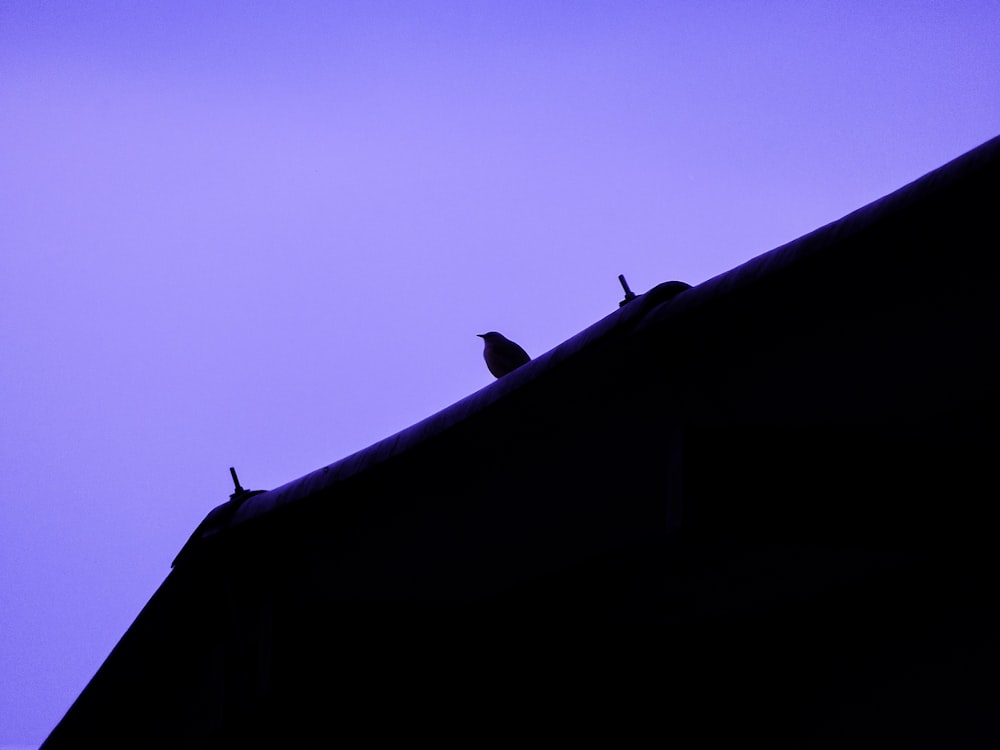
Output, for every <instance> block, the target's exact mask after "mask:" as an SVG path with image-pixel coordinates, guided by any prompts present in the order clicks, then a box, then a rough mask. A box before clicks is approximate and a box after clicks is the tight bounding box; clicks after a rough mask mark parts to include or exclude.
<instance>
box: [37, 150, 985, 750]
mask: <svg viewBox="0 0 1000 750" xmlns="http://www.w3.org/2000/svg"><path fill="white" fill-rule="evenodd" d="M776 210H780V209H776ZM998 219H1000V138H996V139H993V140H991V141H989V142H987V143H985V144H983V145H982V146H980V147H978V148H976V149H974V150H973V151H970V152H969V153H967V154H965V155H963V156H961V157H959V158H958V159H956V160H954V161H952V162H950V163H948V164H946V165H945V166H943V167H941V168H939V169H937V170H935V171H933V172H931V173H930V174H928V175H926V176H924V177H922V178H921V179H919V180H917V181H915V182H913V183H911V184H910V185H907V186H906V187H904V188H902V189H900V190H898V191H896V192H895V193H892V194H891V195H888V196H886V197H885V198H882V199H881V200H878V201H876V202H874V203H872V204H870V205H868V206H865V207H864V208H862V209H860V210H858V211H855V212H854V213H852V214H850V215H848V216H846V217H844V218H843V219H841V220H839V221H836V222H834V223H832V224H829V225H828V226H825V227H822V228H820V229H818V230H816V231H814V232H812V233H811V234H808V235H806V236H805V237H802V238H800V239H798V240H796V241H794V242H792V243H789V244H788V245H785V246H783V247H780V248H778V249H776V250H773V251H772V252H769V253H766V254H765V255H762V256H760V257H758V258H755V259H753V260H751V261H749V262H748V263H746V264H744V265H742V266H740V267H738V268H736V269H734V270H732V271H730V272H728V273H725V274H722V275H721V276H718V277H716V278H714V279H711V280H710V281H707V282H705V283H703V284H699V285H697V286H695V287H691V288H688V287H687V285H685V284H681V283H678V282H667V283H665V284H661V285H659V286H657V287H655V288H653V289H652V290H650V291H649V292H647V293H646V294H643V295H639V296H636V297H635V298H634V299H632V300H631V301H629V302H628V304H625V305H623V306H621V308H620V309H616V310H615V311H614V312H611V313H610V314H609V315H608V316H607V317H606V318H604V319H603V320H601V321H599V322H597V323H596V324H594V325H593V326H591V327H590V328H588V329H586V330H585V331H583V332H581V333H580V334H578V335H577V336H575V337H573V338H572V339H570V340H568V341H566V342H565V343H564V344H562V345H560V346H558V347H556V348H555V349H553V350H552V351H550V352H548V353H546V354H544V355H542V356H539V357H537V358H536V359H534V360H533V361H531V362H529V363H527V364H525V365H524V366H522V367H520V368H518V369H517V370H516V371H514V372H511V373H510V374H508V375H506V376H504V377H503V378H502V379H500V380H498V381H497V382H495V383H493V384H491V385H489V386H487V387H486V388H483V389H482V390H480V391H478V392H477V393H474V394H472V395H471V396H469V397H467V398H465V399H463V400H462V401H460V402H458V403H456V404H454V405H453V406H451V407H450V408H448V409H445V410H444V411H442V412H440V413H438V414H435V415H434V416H432V417H430V418H428V419H426V420H424V421H423V422H420V423H419V424H416V425H414V426H413V427H411V428H409V429H407V430H404V431H402V432H400V433H399V434H397V435H394V436H392V437H390V438H388V439H386V440H383V441H381V442H379V443H376V444H375V445H373V446H371V447H369V448H368V449H366V450H363V451H361V452H359V453H357V454H354V455H352V456H349V457H348V458H345V459H344V460H342V461H339V462H337V463H334V464H331V465H330V466H326V467H323V468H321V469H319V470H317V471H315V472H313V473H311V474H308V475H306V476H304V477H301V478H300V479H297V480H295V481H292V482H289V483H288V484H286V485H284V486H282V487H278V488H277V489H274V490H271V491H269V492H259V493H253V492H248V491H245V490H239V488H238V491H237V492H236V493H234V495H233V497H232V499H231V500H230V502H228V503H225V504H223V505H221V506H219V507H218V508H216V509H215V510H213V511H212V512H211V513H209V515H208V517H207V518H206V519H205V521H204V522H203V523H202V524H201V526H199V528H198V529H197V530H196V531H195V533H194V534H193V535H192V537H191V539H190V540H189V541H188V543H187V544H186V545H185V546H184V548H183V549H182V550H181V551H180V553H179V555H178V557H177V559H176V560H175V561H174V567H173V570H172V571H171V573H170V575H169V576H168V577H167V579H166V580H165V582H164V583H163V585H162V586H161V587H160V589H159V590H158V591H157V592H156V593H155V595H154V596H153V597H152V599H151V600H150V601H149V603H148V604H147V605H146V607H145V608H144V609H143V611H142V612H141V613H140V614H139V616H138V617H137V619H136V620H135V622H134V623H133V625H132V626H131V627H130V628H129V630H128V631H127V632H126V633H125V635H124V636H123V637H122V639H121V641H120V642H119V643H118V645H117V646H116V648H115V649H114V650H113V651H112V653H111V654H110V655H109V657H108V658H107V660H106V661H105V663H104V665H103V666H102V667H101V669H100V670H99V671H98V673H97V674H96V675H95V677H94V678H93V680H92V681H91V682H90V684H89V685H87V686H86V688H85V689H84V690H83V692H82V693H81V695H80V696H79V698H78V699H77V701H76V702H75V703H74V704H73V706H72V707H71V708H70V710H69V711H68V712H67V714H66V715H65V717H64V718H63V719H62V721H61V722H60V723H59V724H58V725H57V726H56V727H55V729H54V730H53V732H52V733H51V735H50V736H49V738H48V740H47V741H46V743H45V745H44V747H45V748H46V750H56V749H57V748H79V747H108V746H125V745H128V746H130V747H164V748H167V747H170V748H173V747H185V748H188V747H191V748H197V747H327V746H331V745H333V744H334V743H336V742H338V741H349V740H350V738H354V740H353V741H356V740H357V738H359V737H360V738H362V739H363V740H364V741H365V742H367V743H378V742H383V741H389V740H391V741H399V740H403V741H410V742H421V743H425V742H426V743H433V744H435V745H452V746H457V745H462V746H469V745H473V746H475V745H479V744H482V743H483V742H519V743H524V742H531V743H546V744H548V743H560V744H564V743H567V742H579V741H583V740H586V741H588V742H590V743H600V742H609V741H617V742H618V743H619V744H621V743H624V742H632V741H637V740H639V739H640V738H645V739H647V740H648V739H652V740H653V741H655V742H658V743H669V742H679V743H683V746H687V747H690V746H692V745H705V746H717V745H719V744H720V743H727V744H730V745H731V744H732V743H734V742H740V743H744V742H754V743H766V744H767V745H768V746H771V747H775V746H778V747H809V748H812V747H848V746H849V747H887V746H889V747H952V748H954V747H982V746H990V745H992V746H996V745H997V744H1000V729H998V727H997V723H996V721H995V718H994V715H995V713H996V708H997V705H998V703H997V697H998V696H997V692H998V691H997V688H996V687H995V686H996V684H997V678H996V675H997V673H998V668H1000V658H998V657H1000V644H998V634H1000V630H998V624H1000V617H998V607H997V594H996V578H997V572H998V566H997V561H996V557H997V552H996V545H995V543H994V537H995V536H996V534H997V517H998V513H997V509H996V508H997V492H996V470H995V466H996V458H997V456H998V438H997V429H996V423H997V419H998V406H1000V400H998V396H1000V389H998V382H1000V378H998V376H1000V365H998V361H1000V358H998V357H997V353H998V352H997V340H998V338H997V337H998V330H1000V329H998V323H1000V314H998V313H1000V308H998V295H997V289H998V282H1000V232H998V228H1000V220H998ZM609 307H614V302H613V301H612V302H611V304H610V305H609Z"/></svg>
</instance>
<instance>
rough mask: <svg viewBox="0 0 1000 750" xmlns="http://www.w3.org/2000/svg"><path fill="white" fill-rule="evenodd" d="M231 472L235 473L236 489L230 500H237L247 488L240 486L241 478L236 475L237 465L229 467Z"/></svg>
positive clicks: (234, 483) (234, 484)
mask: <svg viewBox="0 0 1000 750" xmlns="http://www.w3.org/2000/svg"><path fill="white" fill-rule="evenodd" d="M229 473H230V474H232V475H233V486H234V487H235V488H236V490H235V491H234V492H233V494H232V495H230V496H229V499H230V500H235V499H236V498H237V497H239V496H240V495H242V494H243V493H244V492H246V490H245V489H243V488H242V487H240V478H239V477H238V476H236V469H235V467H232V466H230V467H229Z"/></svg>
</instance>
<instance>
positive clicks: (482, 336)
mask: <svg viewBox="0 0 1000 750" xmlns="http://www.w3.org/2000/svg"><path fill="white" fill-rule="evenodd" d="M476 335H477V336H478V337H479V338H481V339H484V338H486V334H485V333H477V334H476Z"/></svg>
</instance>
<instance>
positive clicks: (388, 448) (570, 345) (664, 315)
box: [174, 137, 1000, 564]
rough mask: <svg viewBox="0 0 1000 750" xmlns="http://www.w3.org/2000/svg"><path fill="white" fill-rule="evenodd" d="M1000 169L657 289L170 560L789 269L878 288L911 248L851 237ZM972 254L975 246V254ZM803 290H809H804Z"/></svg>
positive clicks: (259, 503)
mask: <svg viewBox="0 0 1000 750" xmlns="http://www.w3.org/2000/svg"><path fill="white" fill-rule="evenodd" d="M990 170H992V173H991V172H990ZM998 173H1000V137H997V138H993V139H991V140H989V141H987V142H985V143H984V144H982V145H980V146H979V147H977V148H975V149H973V150H971V151H969V152H967V153H965V154H963V155H962V156H959V157H958V158H956V159H954V160H952V161H950V162H948V163H947V164H945V165H943V166H941V167H939V168H937V169H935V170H933V171H932V172H930V173H928V174H926V175H924V176H923V177H920V178H919V179H917V180H914V181H913V182H911V183H909V184H907V185H906V186H904V187H902V188H900V189H898V190H896V191H894V192H892V193H890V194H889V195H886V196H884V197H883V198H880V199H878V200H875V201H873V202H871V203H869V204H867V205H866V206H864V207H862V208H860V209H857V210H855V211H853V212H851V213H850V214H847V215H846V216H844V217H842V218H841V219H838V220H836V221H833V222H831V223H829V224H827V225H826V226H823V227H821V228H819V229H816V230H814V231H812V232H810V233H808V234H806V235H804V236H802V237H800V238H798V239H796V240H794V241H792V242H789V243H787V244H785V245H782V246H780V247H778V248H776V249H774V250H771V251H769V252H766V253H763V254H762V255H759V256H757V257H755V258H753V259H751V260H749V261H747V262H746V263H743V264H742V265H740V266H738V267H736V268H734V269H732V270H730V271H727V272H725V273H722V274H720V275H718V276H715V277H713V278H711V279H709V280H707V281H705V282H703V283H701V284H699V285H697V286H694V287H690V286H688V285H687V284H685V283H683V282H678V281H670V282H666V283H663V284H660V285H658V286H656V287H654V288H652V289H651V290H649V291H648V292H646V293H645V294H642V295H639V296H638V297H636V298H635V299H633V300H632V301H631V302H630V303H629V304H626V305H624V306H622V307H620V308H619V309H617V310H615V311H613V312H611V313H610V314H609V315H607V316H606V317H605V318H603V319H602V320H600V321H598V322H597V323H595V324H593V325H591V326H590V327H588V328H586V329H585V330H583V331H582V332H580V333H579V334H577V335H575V336H573V337H572V338H570V339H568V340H567V341H565V342H564V343H562V344H560V345H558V346H556V347H555V348H553V349H552V350H550V351H548V352H546V353H545V354H542V355H540V356H539V357H537V358H536V359H534V360H533V361H531V362H529V363H528V364H527V365H525V366H523V367H521V368H519V369H517V370H515V371H514V372H512V373H510V374H508V375H506V376H504V377H503V378H501V379H499V380H497V381H496V382H494V383H491V384H489V385H487V386H485V387H484V388H482V389H480V390H479V391H476V392H475V393H473V394H471V395H469V396H467V397H465V398H463V399H461V400H460V401H458V402H457V403H455V404H453V405H452V406H449V407H447V408H446V409H443V410H442V411H440V412H438V413H436V414H434V415H432V416H430V417H428V418H426V419H424V420H422V421H420V422H418V423H416V424H414V425H412V426H411V427H408V428H406V429H404V430H402V431H400V432H398V433H396V434H394V435H392V436H390V437H387V438H385V439H383V440H380V441H378V442H376V443H374V444H373V445H371V446H369V447H367V448H365V449H362V450H360V451H357V452H356V453H353V454H351V455H349V456H347V457H345V458H343V459H340V460H338V461H335V462H334V463H331V464H329V465H327V466H324V467H322V468H320V469H317V470H316V471H313V472H310V473H309V474H306V475H304V476H302V477H300V478H298V479H295V480H292V481H290V482H288V483H286V484H284V485H281V486H280V487H277V488H275V489H273V490H270V491H264V492H259V493H256V494H253V495H251V496H248V497H246V498H245V499H242V501H235V502H232V501H231V502H228V503H224V504H222V505H220V506H218V507H217V508H215V509H213V510H212V511H211V512H210V513H209V514H208V516H207V517H206V518H205V520H204V521H203V522H202V524H201V525H200V526H199V527H198V529H197V530H196V531H195V532H194V534H192V536H191V538H190V539H189V541H188V542H187V544H186V545H185V546H184V548H183V549H182V550H181V552H180V553H179V554H178V556H177V559H175V561H174V564H176V563H177V562H178V561H179V560H180V559H181V558H182V557H184V556H185V555H186V554H187V553H189V552H190V549H191V547H192V546H193V545H196V544H197V543H198V542H199V541H200V540H202V539H205V538H208V537H211V536H213V535H215V534H217V533H218V532H220V531H221V530H223V529H226V528H230V527H234V526H238V525H241V524H244V523H246V522H248V521H250V520H252V519H258V518H260V517H262V516H265V515H268V514H270V513H272V512H274V511H276V510H278V509H281V508H285V507H288V506H291V505H294V504H296V503H298V502H300V501H302V500H303V499H305V498H308V497H312V496H314V495H317V494H320V493H324V492H326V491H328V490H330V489H331V488H332V487H333V486H334V485H336V484H338V483H340V482H343V481H345V480H347V479H350V478H354V477H357V476H359V475H361V474H364V473H366V472H369V471H372V470H374V469H375V468H376V467H379V466H381V465H383V464H385V463H386V462H387V461H389V460H390V459H393V458H395V457H398V456H401V455H403V454H406V453H408V452H409V451H411V450H412V449H413V448H414V447H416V446H418V445H422V444H424V443H426V442H427V441H428V440H430V439H432V438H434V437H436V436H439V435H442V434H444V433H446V432H447V431H449V430H451V429H452V428H454V427H455V426H456V425H459V424H461V423H463V422H465V421H466V420H467V419H469V418H470V417H471V416H473V415H476V414H480V413H481V412H483V411H485V410H487V409H488V408H489V407H491V406H494V405H496V404H498V403H500V402H503V401H504V400H505V399H508V398H510V397H512V395H514V394H516V393H518V392H519V391H521V390H523V389H524V388H526V387H528V386H529V384H531V383H534V382H536V381H539V380H540V379H543V378H546V377H547V376H548V374H549V373H552V372H553V371H555V370H556V369H560V368H561V366H562V365H563V364H565V363H567V362H571V361H573V360H574V359H575V358H577V357H579V356H580V355H581V354H583V353H586V352H591V350H594V349H595V348H596V347H600V346H603V345H604V344H605V343H606V342H609V341H612V340H615V341H618V340H621V339H626V338H638V339H647V340H648V339H649V338H650V337H657V338H662V337H663V336H668V335H675V334H677V333H678V332H679V331H681V330H682V329H683V328H684V327H685V326H686V325H687V322H686V321H690V320H692V319H695V318H698V317H699V316H701V317H703V318H704V317H705V316H709V317H710V316H711V315H712V314H713V312H712V311H715V312H714V314H716V315H721V314H732V313H733V312H734V310H735V311H736V312H737V313H738V312H739V310H740V308H739V306H737V307H735V308H733V307H732V306H731V302H732V300H734V299H743V300H747V299H750V300H752V301H753V304H754V305H758V304H761V302H760V295H767V294H769V293H771V292H772V291H773V290H774V289H775V288H780V289H781V291H782V294H788V290H787V289H786V288H785V287H787V285H785V287H782V286H780V285H781V283H782V280H783V279H784V278H785V277H787V276H788V275H789V274H790V273H792V272H793V271H794V272H795V274H797V275H798V276H803V275H804V276H805V277H806V278H812V277H810V274H809V273H805V274H803V269H810V268H816V269H819V270H816V271H814V272H813V273H819V274H822V273H826V272H827V270H828V269H829V268H835V269H836V271H837V273H839V274H840V275H842V276H843V275H844V274H846V273H855V274H857V278H858V279H866V278H867V279H871V280H872V281H870V283H871V284H877V283H882V282H883V281H884V279H885V278H888V277H889V276H890V275H894V274H898V273H899V272H900V269H901V268H903V269H905V267H906V266H907V264H908V263H911V262H913V257H912V256H911V255H908V253H909V248H907V247H889V248H884V247H880V251H879V252H878V253H876V254H872V253H871V252H870V248H869V247H868V246H867V245H866V244H865V243H857V242H855V241H854V240H855V238H857V237H859V236H863V235H866V234H870V233H873V232H876V231H877V230H878V229H879V228H881V227H883V226H896V225H898V224H899V223H900V222H906V221H910V220H911V219H912V217H913V216H914V215H915V214H919V213H920V209H921V206H922V205H923V204H925V203H926V204H927V205H937V204H938V203H939V202H940V200H941V196H943V195H945V196H947V195H950V194H951V193H952V192H953V188H954V187H955V186H956V185H957V184H959V183H962V184H963V185H966V186H968V185H970V184H971V185H973V186H975V185H977V184H978V181H979V180H980V179H981V175H982V174H985V175H987V179H992V180H994V181H995V180H996V176H995V175H996V174H998ZM967 190H968V188H967V187H966V191H967ZM957 192H958V193H961V192H962V191H960V190H959V191H957ZM942 210H947V209H946V208H945V209H942ZM938 223H940V222H938ZM975 251H976V249H975V248H973V249H972V250H970V251H969V252H975ZM956 252H961V248H957V249H956ZM925 255H926V253H925ZM922 262H925V263H927V262H933V258H932V259H930V260H928V259H927V258H924V259H923V261H922ZM795 283H799V282H795ZM844 291H845V296H844V299H843V300H842V304H843V306H844V308H845V309H846V308H848V307H849V306H850V305H851V304H852V300H851V293H852V291H853V290H852V289H851V288H847V289H845V290H844ZM803 294H805V295H808V294H811V290H810V289H809V287H808V284H807V285H806V286H805V291H804V292H803ZM765 306H766V304H765ZM720 310H722V312H719V311H720ZM780 314H787V313H780ZM716 327H718V325H717V324H716ZM633 334H638V335H633Z"/></svg>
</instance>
